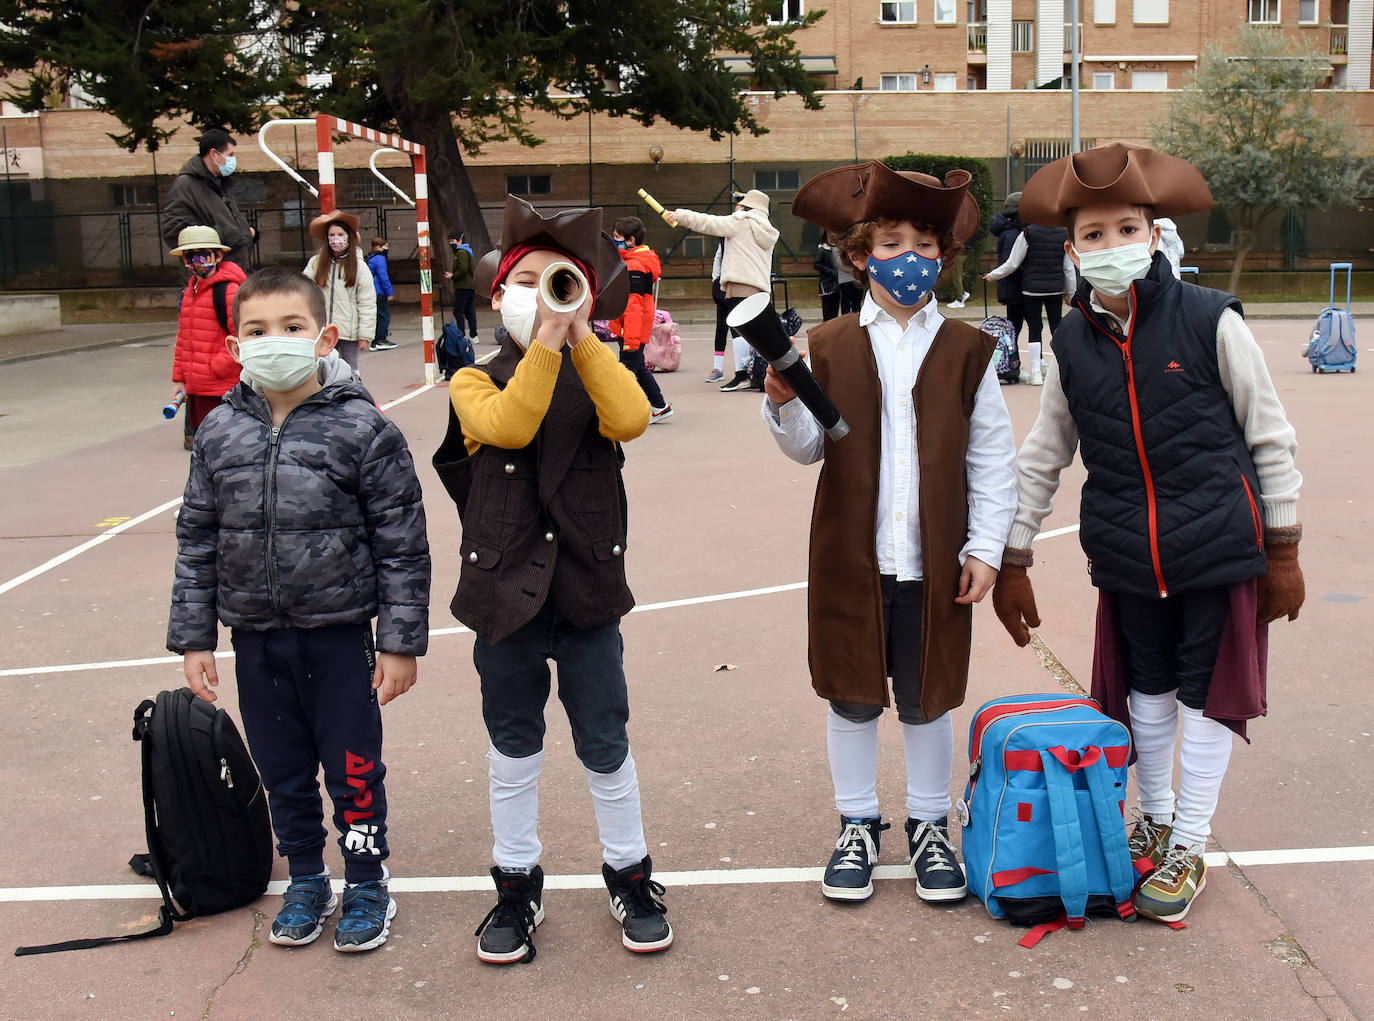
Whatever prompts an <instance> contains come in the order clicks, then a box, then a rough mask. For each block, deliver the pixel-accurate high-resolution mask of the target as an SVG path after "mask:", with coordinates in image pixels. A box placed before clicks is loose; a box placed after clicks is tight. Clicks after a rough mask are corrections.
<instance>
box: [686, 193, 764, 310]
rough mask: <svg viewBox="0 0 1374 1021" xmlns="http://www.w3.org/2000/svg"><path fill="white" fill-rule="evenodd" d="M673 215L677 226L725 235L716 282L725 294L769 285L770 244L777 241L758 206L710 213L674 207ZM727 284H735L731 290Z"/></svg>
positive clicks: (741, 292)
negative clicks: (726, 212) (718, 280)
mask: <svg viewBox="0 0 1374 1021" xmlns="http://www.w3.org/2000/svg"><path fill="white" fill-rule="evenodd" d="M673 216H674V217H676V219H677V222H678V226H680V227H685V228H687V229H688V230H694V231H696V232H697V233H698V234H713V235H715V236H716V237H721V238H725V257H724V258H723V259H722V260H721V264H720V286H721V287H722V288H723V289H724V291H725V293H726V295H727V296H728V297H731V298H735V297H744V296H746V295H748V294H751V293H753V292H754V291H767V290H771V289H772V286H773V246H774V245H775V244H777V241H778V229H777V228H776V227H774V226H773V225H772V224H771V223H769V222H768V214H767V213H765V212H763V211H762V210H760V209H739V210H736V211H735V212H733V213H731V214H730V215H729V216H711V215H710V214H708V213H697V212H693V211H692V210H690V209H678V210H676V211H675V212H674V213H673ZM731 284H735V285H739V286H737V287H736V288H735V289H734V290H732V289H731V287H730V285H731ZM741 286H742V288H743V289H742V290H741V289H740V287H741Z"/></svg>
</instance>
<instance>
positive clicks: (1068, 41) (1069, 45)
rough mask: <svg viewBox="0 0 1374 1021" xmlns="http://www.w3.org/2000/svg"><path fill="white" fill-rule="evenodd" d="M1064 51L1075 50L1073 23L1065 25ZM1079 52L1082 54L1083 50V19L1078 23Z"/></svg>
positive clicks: (1070, 51)
mask: <svg viewBox="0 0 1374 1021" xmlns="http://www.w3.org/2000/svg"><path fill="white" fill-rule="evenodd" d="M1064 52H1065V53H1072V52H1073V26H1072V25H1065V26H1064ZM1078 52H1079V53H1080V54H1081V53H1082V52H1083V23H1082V22H1081V21H1080V22H1079V23H1078Z"/></svg>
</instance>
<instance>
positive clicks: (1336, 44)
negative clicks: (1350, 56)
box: [1330, 25, 1350, 56]
mask: <svg viewBox="0 0 1374 1021" xmlns="http://www.w3.org/2000/svg"><path fill="white" fill-rule="evenodd" d="M1330 28H1331V49H1330V52H1331V53H1332V54H1335V55H1338V56H1341V55H1344V54H1345V40H1346V37H1347V35H1349V31H1350V30H1349V28H1348V27H1347V26H1345V25H1332V26H1330Z"/></svg>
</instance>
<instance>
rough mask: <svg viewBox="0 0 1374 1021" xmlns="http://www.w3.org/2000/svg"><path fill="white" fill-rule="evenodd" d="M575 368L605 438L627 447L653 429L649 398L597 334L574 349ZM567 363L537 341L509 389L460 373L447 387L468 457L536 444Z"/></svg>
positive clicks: (471, 371) (476, 372) (474, 373)
mask: <svg viewBox="0 0 1374 1021" xmlns="http://www.w3.org/2000/svg"><path fill="white" fill-rule="evenodd" d="M569 351H570V353H571V356H572V360H573V368H575V369H576V370H577V374H578V376H580V377H581V379H582V385H583V386H584V387H586V389H587V395H588V396H589V397H591V399H592V403H593V404H594V405H596V417H597V419H598V420H599V422H600V423H601V435H602V436H604V437H606V438H607V439H608V440H614V441H616V442H620V443H624V442H625V441H626V440H632V439H634V438H635V437H636V436H638V435H639V434H640V433H642V432H644V430H645V429H647V428H648V427H649V399H648V398H647V397H645V396H644V391H643V390H641V389H640V388H639V383H638V381H637V380H636V379H635V378H634V376H633V375H632V374H631V373H630V370H629V369H627V368H625V366H623V365H621V364H620V361H619V360H618V359H617V358H616V356H615V355H614V354H613V353H612V352H611V349H610V348H609V347H607V346H606V345H605V344H603V343H602V342H601V341H600V340H598V339H597V338H596V337H595V336H594V335H593V336H588V337H585V338H583V339H582V340H580V341H578V342H577V344H576V345H574V346H573V347H572V348H570V349H569ZM562 364H563V353H562V352H561V351H550V350H549V349H548V348H546V347H545V346H544V345H543V344H538V343H532V344H530V346H529V350H527V351H526V352H525V357H524V358H522V359H520V364H519V365H518V366H516V369H515V374H514V375H512V376H511V378H510V382H509V383H507V384H506V388H505V389H504V390H501V389H499V388H498V387H497V386H496V384H495V383H493V382H492V380H491V377H490V376H488V375H487V374H486V373H485V372H483V371H482V370H481V369H475V368H466V369H459V370H458V371H457V372H455V373H454V374H453V380H452V381H451V382H450V383H449V385H448V393H449V400H451V401H452V402H453V410H454V411H455V412H456V413H457V415H458V421H459V422H461V423H462V426H463V439H464V441H465V443H466V445H467V448H468V453H469V454H471V453H474V452H475V451H476V450H477V448H478V447H481V446H483V445H486V446H490V447H502V448H505V449H507V450H518V449H520V448H521V447H526V446H529V444H530V443H532V442H533V441H534V434H535V433H536V432H538V431H539V426H540V424H541V423H542V422H543V421H544V415H545V413H546V412H547V411H548V410H549V402H550V401H551V400H553V387H554V383H555V382H557V380H558V370H559V367H560V366H561V365H562Z"/></svg>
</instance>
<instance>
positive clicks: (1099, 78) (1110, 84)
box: [1093, 71, 1116, 90]
mask: <svg viewBox="0 0 1374 1021" xmlns="http://www.w3.org/2000/svg"><path fill="white" fill-rule="evenodd" d="M1093 88H1095V89H1099V90H1105V89H1114V88H1116V72H1115V71H1094V72H1093Z"/></svg>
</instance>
